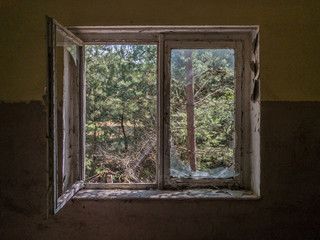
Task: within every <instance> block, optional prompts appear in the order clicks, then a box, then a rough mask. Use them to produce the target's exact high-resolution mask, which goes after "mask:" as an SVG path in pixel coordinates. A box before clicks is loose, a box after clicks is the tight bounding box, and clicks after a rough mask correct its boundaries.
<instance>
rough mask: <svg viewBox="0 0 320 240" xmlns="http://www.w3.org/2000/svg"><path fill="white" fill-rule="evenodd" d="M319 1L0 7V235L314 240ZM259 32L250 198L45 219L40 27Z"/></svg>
mask: <svg viewBox="0 0 320 240" xmlns="http://www.w3.org/2000/svg"><path fill="white" fill-rule="evenodd" d="M319 8H320V2H319V1H311V0H306V1H301V0H291V1H284V0H277V1H276V0H274V1H263V2H262V1H254V0H250V1H249V0H246V1H236V0H231V1H225V0H216V1H204V0H199V1H191V0H184V1H180V0H176V1H172V0H171V1H166V0H161V1H160V0H159V1H150V0H136V1H128V0H117V1H98V0H91V1H84V0H77V1H75V0H73V1H71V0H70V1H49V0H43V1H31V0H28V1H21V0H2V1H1V10H0V31H1V34H0V46H1V48H0V56H1V57H0V66H1V68H0V76H1V78H0V129H1V134H0V152H1V153H2V154H1V157H0V162H1V166H2V167H1V169H0V197H1V200H0V201H1V209H0V239H49V240H50V239H91V238H93V239H107V238H109V239H181V238H184V239H212V238H215V239H318V238H320V230H319V229H320V228H319V226H320V219H319V214H320V211H319V207H318V206H319V203H320V193H319V191H318V189H317V186H318V185H319V180H320V174H319V173H318V170H319V167H320V166H319V165H320V161H319V158H320V157H319V156H320V150H319V149H320V147H319V146H320V121H319V116H320V81H319V77H318V76H319V57H320V54H319V53H320V51H319V47H318V44H319V40H320V36H319V30H320V25H319V22H320V15H319ZM45 15H49V16H50V17H54V18H55V19H57V20H58V21H59V22H60V23H62V24H63V25H66V26H81V25H96V26H98V25H259V26H260V34H261V35H260V36H261V38H260V62H261V100H262V101H261V129H260V133H261V196H262V199H260V200H256V201H239V200H230V201H225V200H224V201H223V200H215V201H204V200H203V201H183V202H179V201H170V200H154V201H145V200H144V201H142V200H141V201H121V200H112V201H78V200H74V201H72V202H69V203H68V204H67V206H65V207H64V208H63V209H62V210H61V211H60V212H59V213H58V214H57V215H56V216H54V217H50V218H49V219H46V218H45V215H46V208H47V206H46V204H47V203H46V192H47V190H46V186H47V183H46V178H47V176H46V170H47V139H46V130H47V120H46V106H45V99H46V96H45V91H46V79H47V65H46V64H47V63H46V58H47V56H46V39H45V36H46V21H45Z"/></svg>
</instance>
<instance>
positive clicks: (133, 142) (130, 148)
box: [86, 45, 157, 183]
mask: <svg viewBox="0 0 320 240" xmlns="http://www.w3.org/2000/svg"><path fill="white" fill-rule="evenodd" d="M156 73H157V47H156V46H155V45H95V46H86V91H87V99H86V110H87V115H86V118H87V120H86V180H87V181H88V182H93V183H95V182H104V183H106V182H108V183H111V182H113V183H150V182H154V181H155V177H156V138H157V133H156V98H157V84H156V82H157V81H156V79H157V78H156Z"/></svg>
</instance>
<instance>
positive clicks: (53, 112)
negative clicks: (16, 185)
mask: <svg viewBox="0 0 320 240" xmlns="http://www.w3.org/2000/svg"><path fill="white" fill-rule="evenodd" d="M57 34H62V38H67V40H66V41H67V42H69V43H70V41H71V42H73V43H75V45H79V44H83V43H82V42H79V41H78V40H79V39H74V35H73V34H72V33H71V32H69V31H68V30H67V29H65V28H64V27H63V26H61V25H60V24H58V23H57V22H56V21H55V20H54V19H52V18H49V17H47V45H48V82H47V84H48V85H47V86H48V87H47V107H48V147H49V148H48V154H49V156H48V159H49V169H48V173H49V174H48V178H49V179H48V183H49V185H48V205H49V207H48V209H49V211H48V213H49V214H55V213H56V212H57V211H58V210H59V209H60V208H61V207H62V205H63V204H65V202H64V201H62V199H67V200H69V199H70V198H71V197H72V196H73V195H74V194H75V192H76V191H75V190H74V189H73V190H72V191H67V189H68V187H70V186H72V184H73V183H75V182H76V181H78V180H80V179H81V177H80V174H79V172H80V163H79V161H80V157H79V154H80V153H79V151H80V150H79V146H80V141H79V131H80V130H79V128H80V125H81V124H80V116H79V112H80V109H79V87H80V85H79V84H80V82H79V71H80V68H79V52H78V51H77V53H76V54H77V57H76V59H75V60H73V57H72V56H71V54H70V53H69V52H68V51H67V50H66V49H65V50H64V62H63V64H62V66H64V73H63V78H64V83H63V92H64V93H63V110H62V112H63V124H62V128H63V132H64V133H63V144H62V161H61V162H62V164H61V165H59V164H58V158H57V156H58V151H59V149H58V137H59V136H58V127H57V114H58V113H57V106H58V99H57V74H56V71H57V69H56V65H57V58H56V50H57V44H58V43H57V41H56V35H57ZM72 39H74V41H73V40H72ZM59 47H64V46H60V45H59ZM67 165H68V167H66V166H67ZM66 172H68V174H65V173H66ZM61 173H62V176H61ZM58 174H59V176H58ZM58 179H61V181H65V183H64V184H62V185H64V186H62V190H63V191H65V192H68V193H69V195H70V197H67V198H65V196H66V195H65V194H62V195H61V197H60V198H59V199H58ZM80 185H81V184H80ZM59 187H61V186H59ZM76 189H79V188H78V187H77V188H76ZM63 191H62V192H63ZM67 200H66V201H67ZM62 202H63V203H62Z"/></svg>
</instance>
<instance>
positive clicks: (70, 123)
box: [56, 29, 80, 196]
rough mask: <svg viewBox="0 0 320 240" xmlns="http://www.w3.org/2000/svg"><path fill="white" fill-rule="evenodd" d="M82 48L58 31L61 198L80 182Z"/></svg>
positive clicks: (59, 184)
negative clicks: (80, 78) (80, 49)
mask: <svg viewBox="0 0 320 240" xmlns="http://www.w3.org/2000/svg"><path fill="white" fill-rule="evenodd" d="M78 48H79V46H77V45H76V44H75V43H73V42H72V41H71V40H70V39H69V38H68V37H67V36H65V35H64V34H63V33H62V32H60V31H59V29H57V32H56V84H57V127H58V136H57V139H58V196H60V195H61V194H62V193H63V192H64V191H65V190H67V189H68V188H69V187H70V186H71V185H72V184H73V183H75V182H76V181H78V180H80V179H79V164H78V159H79V142H78V141H79V140H78V139H79V131H78V129H79V123H78V120H79V102H78V98H77V97H76V96H78V92H79V51H78Z"/></svg>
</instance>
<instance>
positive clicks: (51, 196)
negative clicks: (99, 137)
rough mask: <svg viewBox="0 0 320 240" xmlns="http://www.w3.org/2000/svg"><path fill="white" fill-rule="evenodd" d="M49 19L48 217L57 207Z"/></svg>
mask: <svg viewBox="0 0 320 240" xmlns="http://www.w3.org/2000/svg"><path fill="white" fill-rule="evenodd" d="M46 18H47V49H48V80H47V109H48V111H47V117H48V130H47V132H48V133H47V134H48V215H52V214H54V212H55V209H56V206H57V145H58V144H57V121H56V117H57V114H56V113H57V106H56V93H57V92H56V91H57V90H56V80H55V78H56V76H55V72H56V66H55V25H54V24H53V19H52V18H49V17H48V16H46Z"/></svg>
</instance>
